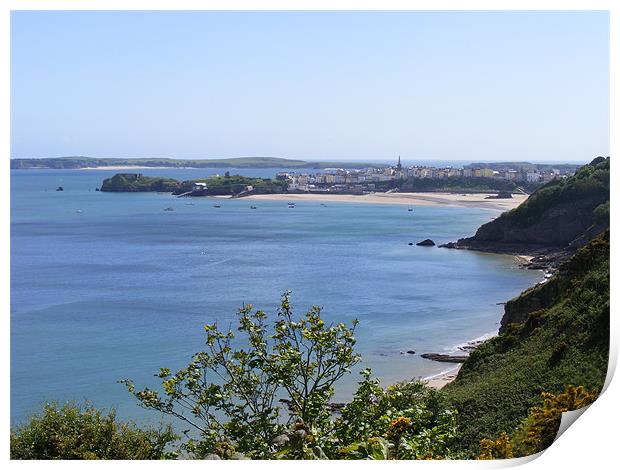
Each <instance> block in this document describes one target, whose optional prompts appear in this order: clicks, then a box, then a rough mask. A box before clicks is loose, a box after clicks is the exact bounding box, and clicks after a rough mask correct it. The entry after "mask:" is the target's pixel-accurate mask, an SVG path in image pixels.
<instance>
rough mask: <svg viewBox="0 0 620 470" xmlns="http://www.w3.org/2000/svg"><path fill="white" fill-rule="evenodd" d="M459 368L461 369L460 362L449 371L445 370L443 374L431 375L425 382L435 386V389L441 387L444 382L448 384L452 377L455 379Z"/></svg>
mask: <svg viewBox="0 0 620 470" xmlns="http://www.w3.org/2000/svg"><path fill="white" fill-rule="evenodd" d="M460 369H461V364H459V365H458V366H456V367H455V368H454V369H450V370H449V371H446V372H444V373H443V374H440V375H438V376H436V377H433V378H432V379H428V380H426V384H427V385H428V386H429V387H432V388H437V389H439V388H442V387H444V386H445V385H446V384H449V383H450V382H452V381H453V380H454V379H456V376H457V375H458V373H459V370H460Z"/></svg>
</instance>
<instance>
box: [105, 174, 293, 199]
mask: <svg viewBox="0 0 620 470" xmlns="http://www.w3.org/2000/svg"><path fill="white" fill-rule="evenodd" d="M198 182H202V183H206V184H207V190H206V191H201V192H200V195H204V196H207V195H208V196H227V195H236V194H239V193H241V192H243V191H245V190H246V188H247V187H248V186H252V188H253V190H252V192H253V193H254V194H269V193H282V192H284V190H285V189H286V186H287V183H286V181H279V180H272V179H269V178H250V177H247V176H239V175H234V176H230V175H228V174H227V175H226V176H210V177H208V178H203V179H198V180H190V181H183V182H181V181H177V180H175V179H172V178H161V177H153V176H144V175H142V174H140V173H117V174H116V175H114V176H112V177H111V178H106V179H105V180H103V184H102V185H101V190H102V191H104V192H149V191H152V192H155V191H157V192H171V193H173V194H182V193H185V192H189V191H192V190H193V189H194V183H198Z"/></svg>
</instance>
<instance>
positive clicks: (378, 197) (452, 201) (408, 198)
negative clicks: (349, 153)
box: [243, 192, 528, 212]
mask: <svg viewBox="0 0 620 470" xmlns="http://www.w3.org/2000/svg"><path fill="white" fill-rule="evenodd" d="M492 195H494V194H492V193H468V194H462V193H460V194H457V193H447V192H436V193H435V192H427V193H419V192H418V193H373V194H364V195H360V196H357V195H353V194H316V193H312V194H254V195H249V196H245V197H244V198H243V199H250V200H252V201H287V202H288V201H293V202H295V201H314V202H348V203H351V202H354V203H362V204H399V205H413V206H433V205H444V206H451V207H473V208H480V209H492V210H495V211H501V212H504V211H507V210H511V209H514V208H515V207H518V206H519V205H521V204H522V203H523V202H524V201H525V200H526V199H527V198H528V195H527V194H514V195H513V197H512V198H511V199H486V197H488V196H492Z"/></svg>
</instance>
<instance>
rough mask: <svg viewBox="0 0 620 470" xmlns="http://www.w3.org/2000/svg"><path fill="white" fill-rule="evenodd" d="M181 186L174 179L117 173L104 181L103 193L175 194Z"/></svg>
mask: <svg viewBox="0 0 620 470" xmlns="http://www.w3.org/2000/svg"><path fill="white" fill-rule="evenodd" d="M180 186H181V184H180V183H179V182H178V181H177V180H174V179H172V178H160V177H152V176H144V175H141V174H139V173H117V174H115V175H114V176H113V177H111V178H106V179H105V180H103V184H102V185H101V190H102V191H107V192H130V193H135V192H149V191H158V192H173V191H176V190H178V189H179V188H180Z"/></svg>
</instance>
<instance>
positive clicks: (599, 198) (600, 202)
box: [458, 157, 610, 249]
mask: <svg viewBox="0 0 620 470" xmlns="http://www.w3.org/2000/svg"><path fill="white" fill-rule="evenodd" d="M609 176H610V173H609V158H606V159H605V158H602V157H599V158H596V159H594V160H593V161H592V162H591V163H590V164H588V165H584V166H583V167H581V168H580V169H579V170H578V171H577V172H576V173H575V174H574V175H573V176H571V177H568V178H565V179H555V180H553V181H551V182H549V183H547V184H546V185H544V186H542V187H540V188H539V189H538V190H536V191H535V192H534V193H533V194H532V195H531V196H530V197H529V198H528V199H527V200H526V201H525V202H524V203H523V204H521V205H520V206H519V207H517V208H515V209H513V210H511V211H509V212H505V213H503V214H502V215H501V216H500V217H498V218H497V219H495V220H493V221H491V222H489V223H487V224H484V225H483V226H482V227H480V228H479V229H478V231H477V232H476V235H475V236H474V237H472V238H466V239H461V240H459V242H458V243H459V245H461V246H465V247H472V248H478V249H484V248H485V246H487V245H488V243H489V242H490V243H504V244H515V243H517V244H522V245H527V244H531V245H551V246H557V247H565V246H568V245H569V244H570V243H571V242H572V241H573V240H575V239H577V238H579V237H582V236H583V235H584V234H587V238H588V239H590V238H592V237H593V236H595V235H597V234H598V233H600V232H601V231H602V230H604V229H605V227H607V226H608V225H609V221H608V215H609V205H607V206H605V204H606V203H607V202H608V201H609ZM599 207H600V208H599ZM605 207H607V210H605ZM605 217H607V221H605V220H604V219H605ZM585 241H587V240H585ZM490 246H491V248H497V245H490Z"/></svg>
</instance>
